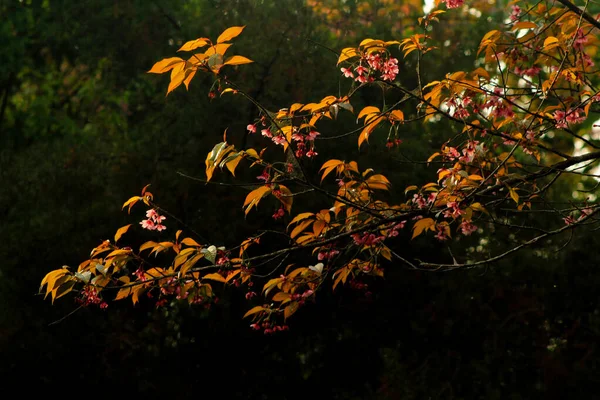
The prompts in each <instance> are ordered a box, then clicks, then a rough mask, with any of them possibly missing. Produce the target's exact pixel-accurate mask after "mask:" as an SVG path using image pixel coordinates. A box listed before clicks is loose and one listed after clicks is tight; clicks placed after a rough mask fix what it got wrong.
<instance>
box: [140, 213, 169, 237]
mask: <svg viewBox="0 0 600 400" xmlns="http://www.w3.org/2000/svg"><path fill="white" fill-rule="evenodd" d="M146 218H147V219H145V220H143V221H141V222H140V225H141V226H142V228H144V229H148V230H149V231H159V232H160V231H164V230H165V229H167V227H166V226H164V225H163V224H162V223H161V222H162V221H164V220H165V219H167V217H165V216H164V215H160V214H159V213H158V212H157V211H156V210H155V209H153V208H152V209H150V210H148V211H146Z"/></svg>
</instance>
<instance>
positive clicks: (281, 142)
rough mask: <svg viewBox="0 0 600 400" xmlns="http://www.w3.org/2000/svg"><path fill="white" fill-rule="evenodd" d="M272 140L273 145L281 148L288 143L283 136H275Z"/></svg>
mask: <svg viewBox="0 0 600 400" xmlns="http://www.w3.org/2000/svg"><path fill="white" fill-rule="evenodd" d="M271 140H272V141H273V143H275V144H278V145H280V146H283V145H284V144H285V143H286V142H287V141H286V140H285V137H284V136H283V135H277V136H273V137H272V138H271Z"/></svg>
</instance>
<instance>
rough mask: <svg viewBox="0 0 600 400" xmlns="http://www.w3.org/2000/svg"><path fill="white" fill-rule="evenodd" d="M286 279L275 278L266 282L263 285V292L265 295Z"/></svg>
mask: <svg viewBox="0 0 600 400" xmlns="http://www.w3.org/2000/svg"><path fill="white" fill-rule="evenodd" d="M284 280H285V279H284V278H273V279H270V280H269V281H268V282H267V283H265V286H263V292H264V293H265V296H266V295H267V294H268V293H269V292H270V291H271V289H273V288H274V287H277V286H279V285H280V284H281V283H282V282H283V281H284Z"/></svg>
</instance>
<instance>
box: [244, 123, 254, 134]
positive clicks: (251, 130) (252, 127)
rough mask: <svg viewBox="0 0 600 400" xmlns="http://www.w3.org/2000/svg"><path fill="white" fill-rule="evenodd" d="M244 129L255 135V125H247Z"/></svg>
mask: <svg viewBox="0 0 600 400" xmlns="http://www.w3.org/2000/svg"><path fill="white" fill-rule="evenodd" d="M246 129H247V130H248V132H250V133H256V124H248V126H247V127H246Z"/></svg>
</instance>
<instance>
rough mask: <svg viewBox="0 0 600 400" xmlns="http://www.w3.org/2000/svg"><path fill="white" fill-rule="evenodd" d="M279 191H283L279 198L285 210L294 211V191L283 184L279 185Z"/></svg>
mask: <svg viewBox="0 0 600 400" xmlns="http://www.w3.org/2000/svg"><path fill="white" fill-rule="evenodd" d="M279 191H280V192H281V194H282V196H280V197H279V198H278V199H279V201H280V202H281V204H282V205H283V207H284V208H285V211H287V212H288V214H289V213H290V212H291V211H292V203H293V202H294V196H293V194H292V191H291V190H290V189H288V188H287V187H286V186H283V185H279Z"/></svg>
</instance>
